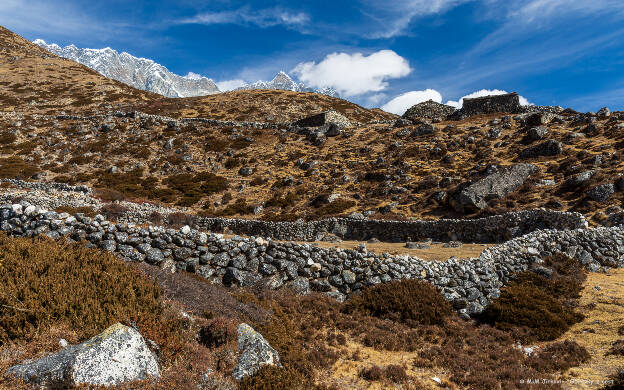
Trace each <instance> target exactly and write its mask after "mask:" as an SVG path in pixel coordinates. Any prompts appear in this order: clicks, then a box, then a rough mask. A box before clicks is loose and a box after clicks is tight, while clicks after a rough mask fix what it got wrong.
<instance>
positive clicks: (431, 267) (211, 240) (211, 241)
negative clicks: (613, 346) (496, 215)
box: [0, 202, 624, 317]
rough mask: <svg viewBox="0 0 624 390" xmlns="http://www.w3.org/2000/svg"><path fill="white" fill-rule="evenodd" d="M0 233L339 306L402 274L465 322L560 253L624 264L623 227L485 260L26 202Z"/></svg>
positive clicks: (575, 234)
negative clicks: (228, 232) (211, 229)
mask: <svg viewBox="0 0 624 390" xmlns="http://www.w3.org/2000/svg"><path fill="white" fill-rule="evenodd" d="M0 230H3V231H5V232H7V233H8V234H10V235H12V236H22V237H32V236H37V235H46V236H48V237H50V238H52V239H57V240H60V239H65V240H67V241H70V242H83V243H85V245H87V246H89V247H93V248H101V249H104V250H107V251H111V252H114V253H116V254H117V255H119V256H120V257H121V258H123V259H124V260H126V261H137V262H147V263H150V264H154V265H158V266H160V267H162V268H167V269H170V270H172V271H175V270H180V271H188V272H194V273H197V274H198V275H200V276H202V277H204V278H206V279H208V280H210V281H211V282H213V283H222V284H224V285H226V286H232V285H236V286H250V285H254V284H257V283H264V284H265V285H267V286H268V287H270V288H274V289H277V288H281V287H284V286H287V287H290V288H292V289H294V290H295V291H298V292H300V293H307V292H308V291H309V290H315V291H320V292H325V293H327V294H329V295H330V296H333V297H335V298H336V299H339V300H344V299H345V298H346V297H347V296H349V295H350V294H353V293H357V292H358V291H360V290H361V289H362V288H364V287H366V286H370V285H375V284H378V283H385V282H390V281H392V280H398V279H404V278H419V279H424V280H426V281H428V282H429V283H431V284H433V285H435V286H437V287H438V288H439V289H440V290H441V292H442V294H443V295H444V296H445V298H446V299H448V300H449V301H450V302H452V304H453V306H454V307H455V308H456V309H457V310H458V311H459V312H460V313H461V315H462V316H464V317H468V316H470V315H472V314H475V313H479V312H481V311H482V310H483V308H484V306H486V305H487V304H488V303H489V302H490V301H491V300H492V299H493V298H495V297H497V296H498V295H499V292H500V287H501V286H502V285H503V284H504V283H505V282H506V281H507V280H508V278H509V275H511V274H512V273H514V272H518V271H522V270H526V269H527V268H529V267H531V266H534V265H537V266H539V265H540V263H541V262H542V261H543V260H542V259H543V258H544V257H545V256H547V255H549V254H552V253H554V252H557V251H563V252H566V253H568V254H570V255H572V256H575V257H577V258H578V259H579V261H581V262H582V263H583V264H585V265H586V267H587V268H588V269H590V270H593V271H601V270H605V269H607V268H609V267H620V266H622V265H624V232H623V230H622V229H621V228H600V229H576V230H564V231H561V230H544V231H542V230H540V231H535V232H532V233H530V234H527V235H525V236H522V237H519V238H516V239H513V240H511V241H508V242H506V243H504V244H502V245H499V246H495V247H492V248H489V249H487V250H485V251H484V252H483V254H482V255H480V256H479V257H478V258H474V259H458V258H451V259H449V260H447V261H444V262H441V261H440V262H438V261H424V260H421V259H419V258H417V257H414V256H407V255H406V256H392V255H388V254H376V253H372V252H368V251H367V250H366V246H365V245H364V244H361V245H360V246H359V247H358V248H357V249H355V250H346V249H336V248H319V247H317V246H313V245H309V244H297V243H292V242H278V241H274V240H272V239H265V238H261V237H254V236H251V237H246V238H245V237H239V236H235V237H233V238H229V239H228V238H224V237H223V236H222V235H220V234H214V233H205V232H201V231H197V230H193V229H191V228H190V227H188V226H185V227H183V228H182V229H180V230H173V229H165V228H164V227H162V226H160V227H158V226H148V227H138V226H135V225H132V224H114V223H111V222H109V221H106V220H105V219H104V217H102V216H101V215H98V216H96V217H95V218H88V217H85V216H83V215H80V214H77V215H75V216H71V215H69V214H66V213H61V214H59V213H56V212H53V211H47V210H44V209H40V208H39V207H37V206H33V205H29V204H27V203H25V202H23V203H21V204H5V205H0Z"/></svg>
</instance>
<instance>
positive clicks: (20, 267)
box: [0, 234, 162, 345]
mask: <svg viewBox="0 0 624 390" xmlns="http://www.w3.org/2000/svg"><path fill="white" fill-rule="evenodd" d="M0 248H2V251H1V253H2V255H1V257H0V286H2V291H1V292H0V345H1V344H2V343H6V342H9V341H13V340H20V339H24V338H28V337H31V336H32V335H33V334H34V333H37V332H42V331H45V330H47V329H49V328H50V327H51V326H53V325H55V324H57V323H67V324H69V325H70V326H71V327H72V329H75V331H76V332H77V334H78V337H79V338H81V339H83V338H87V337H91V336H94V335H95V334H97V333H98V332H99V331H101V330H103V329H104V328H106V327H108V326H110V325H112V324H113V323H115V322H117V321H122V322H126V323H127V322H129V321H139V320H140V319H152V320H154V319H155V318H156V317H158V316H159V314H160V313H161V312H162V311H161V308H160V305H159V302H158V299H159V297H160V294H161V292H160V289H159V288H158V286H156V285H155V284H154V283H152V282H150V281H148V280H146V279H144V278H142V277H141V276H140V275H139V274H138V273H137V272H136V271H132V270H130V269H128V268H127V267H126V266H125V265H124V264H123V263H122V262H121V261H119V260H118V259H116V258H115V257H114V256H113V255H110V254H105V253H102V252H100V251H96V250H92V249H86V248H84V247H82V246H79V245H61V244H56V243H54V242H51V241H48V240H42V239H34V240H33V239H11V238H8V237H7V236H6V235H4V234H0Z"/></svg>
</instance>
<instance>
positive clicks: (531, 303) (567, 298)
mask: <svg viewBox="0 0 624 390" xmlns="http://www.w3.org/2000/svg"><path fill="white" fill-rule="evenodd" d="M544 265H545V266H546V267H548V268H550V269H551V270H552V274H551V275H550V276H549V277H548V278H546V277H544V276H541V275H538V274H536V273H534V272H530V271H527V272H521V273H518V274H516V275H514V277H513V279H512V280H511V281H510V282H509V284H508V286H507V287H505V288H504V289H503V290H502V292H501V296H500V297H499V298H496V299H495V300H494V301H492V303H491V304H490V305H488V306H487V307H486V308H485V310H484V312H483V313H482V314H481V317H480V319H481V320H482V321H483V322H486V323H488V324H491V325H493V326H495V327H496V328H499V329H504V330H512V329H517V328H523V329H524V331H523V332H519V333H518V335H521V337H522V338H524V339H525V340H526V341H534V340H540V341H546V340H554V339H556V338H557V337H559V336H560V335H562V334H563V333H565V332H566V331H567V330H568V329H569V327H570V326H571V325H572V324H575V323H577V322H579V321H581V320H582V319H583V315H582V314H581V313H578V312H576V311H575V310H574V309H573V307H574V306H575V302H574V300H575V299H577V298H578V297H579V295H580V292H581V290H582V289H583V281H584V280H585V279H586V277H587V275H586V273H585V271H584V269H583V268H582V266H581V265H580V264H579V262H578V261H577V260H575V259H572V258H570V257H569V256H566V255H564V254H557V255H554V256H551V257H548V258H546V259H545V262H544Z"/></svg>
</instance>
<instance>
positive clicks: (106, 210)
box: [100, 203, 128, 221]
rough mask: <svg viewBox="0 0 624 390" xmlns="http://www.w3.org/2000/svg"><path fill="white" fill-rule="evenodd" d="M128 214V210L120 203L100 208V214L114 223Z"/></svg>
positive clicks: (108, 204)
mask: <svg viewBox="0 0 624 390" xmlns="http://www.w3.org/2000/svg"><path fill="white" fill-rule="evenodd" d="M126 212H128V208H127V207H125V206H122V205H120V204H118V203H107V204H105V205H104V206H102V207H101V208H100V213H101V214H102V215H103V216H105V217H106V219H110V220H113V221H117V220H118V219H119V218H121V217H122V216H123V215H124V214H126Z"/></svg>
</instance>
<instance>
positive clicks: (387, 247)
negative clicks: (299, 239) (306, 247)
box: [307, 241, 491, 261]
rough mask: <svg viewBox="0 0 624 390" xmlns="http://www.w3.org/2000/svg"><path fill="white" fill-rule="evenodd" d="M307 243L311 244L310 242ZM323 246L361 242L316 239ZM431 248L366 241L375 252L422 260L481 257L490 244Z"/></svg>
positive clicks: (431, 245) (439, 245) (353, 247)
mask: <svg viewBox="0 0 624 390" xmlns="http://www.w3.org/2000/svg"><path fill="white" fill-rule="evenodd" d="M307 244H310V243H309V242H308V243H307ZM312 244H313V245H318V246H319V247H321V248H343V249H355V248H357V246H358V245H359V244H361V242H359V241H343V242H340V243H332V242H322V241H316V242H313V243H312ZM429 245H430V248H429V249H408V248H406V247H405V244H404V243H391V242H378V243H366V249H367V250H368V251H370V252H375V253H390V254H393V255H410V256H417V257H418V258H420V259H422V260H442V261H443V260H448V259H449V258H450V257H452V256H455V257H459V258H462V259H468V258H473V257H479V255H480V254H481V252H483V251H484V250H485V249H486V248H488V247H489V246H491V245H489V244H463V245H462V247H461V248H444V244H429Z"/></svg>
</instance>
